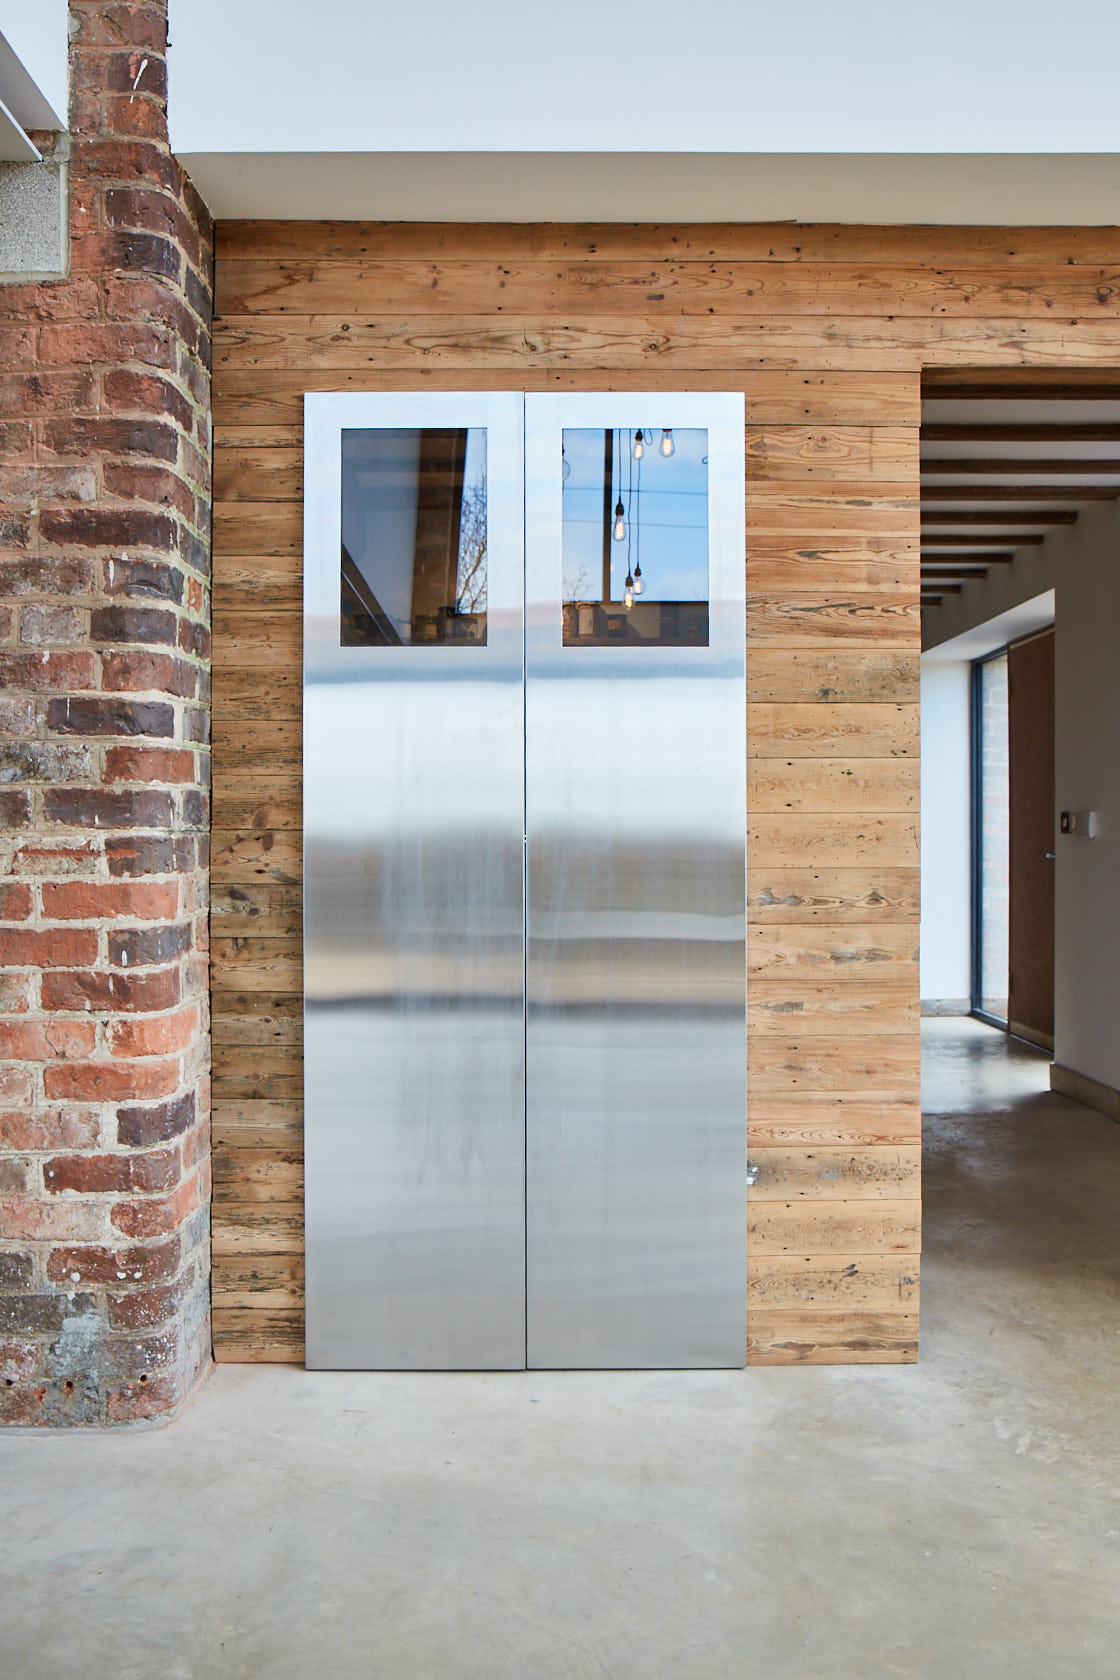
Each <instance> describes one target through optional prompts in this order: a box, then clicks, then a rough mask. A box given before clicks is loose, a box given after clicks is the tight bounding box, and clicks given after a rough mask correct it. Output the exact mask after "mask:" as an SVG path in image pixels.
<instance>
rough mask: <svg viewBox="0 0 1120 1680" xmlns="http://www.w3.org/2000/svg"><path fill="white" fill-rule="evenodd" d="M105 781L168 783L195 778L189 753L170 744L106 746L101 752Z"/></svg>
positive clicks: (193, 759)
mask: <svg viewBox="0 0 1120 1680" xmlns="http://www.w3.org/2000/svg"><path fill="white" fill-rule="evenodd" d="M104 780H105V781H107V782H172V783H183V782H193V781H194V780H195V755H194V753H193V752H189V751H185V750H183V749H178V748H171V747H110V748H109V750H108V752H107V753H106V754H105V771H104Z"/></svg>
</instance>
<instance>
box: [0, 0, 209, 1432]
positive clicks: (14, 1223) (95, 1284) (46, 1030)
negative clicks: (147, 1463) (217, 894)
mask: <svg viewBox="0 0 1120 1680" xmlns="http://www.w3.org/2000/svg"><path fill="white" fill-rule="evenodd" d="M70 12H71V33H72V46H71V131H72V133H71V145H72V174H71V210H70V215H71V237H72V260H71V271H70V274H69V276H68V277H67V278H65V279H62V280H58V281H47V282H42V283H37V284H34V285H11V286H4V287H0V502H2V508H0V825H2V831H3V836H4V837H3V839H2V840H0V1012H2V1013H0V1057H2V1067H0V1151H2V1154H0V1418H3V1419H6V1420H7V1421H10V1422H15V1423H28V1422H30V1423H51V1424H54V1423H105V1422H127V1421H129V1420H131V1419H134V1418H138V1417H145V1416H152V1415H155V1414H158V1413H161V1412H165V1411H167V1410H169V1409H171V1408H172V1407H173V1406H175V1405H176V1403H177V1402H178V1401H179V1400H180V1399H181V1398H182V1396H183V1395H184V1394H185V1393H186V1392H187V1390H188V1389H189V1387H190V1385H191V1383H192V1382H193V1381H194V1379H195V1377H196V1376H197V1375H198V1373H199V1372H200V1370H201V1369H202V1368H203V1367H204V1365H205V1364H206V1362H207V1361H208V1360H209V1357H210V1338H209V1319H208V1284H209V1259H208V1206H209V1125H208V1111H209V1100H208V1081H207V1070H208V1037H207V1034H208V1021H207V992H206V973H207V971H206V960H207V959H206V950H207V939H206V932H207V922H206V882H207V874H206V870H207V861H208V860H207V824H208V793H207V789H208V785H209V753H208V750H207V746H206V742H207V739H208V723H209V715H208V702H209V668H208V658H209V586H208V572H209V521H210V504H209V451H210V437H209V420H208V415H209V365H210V345H209V310H210V297H211V266H212V251H211V229H210V224H209V218H208V216H207V214H206V211H205V208H204V206H203V205H202V204H201V202H200V201H199V199H198V198H197V196H196V195H195V193H194V192H193V190H192V189H191V187H190V185H189V183H187V182H186V180H185V179H184V177H183V175H182V172H181V171H180V169H179V167H178V165H177V164H176V163H175V161H174V159H173V158H172V157H171V155H170V152H169V150H168V145H167V124H166V108H165V60H164V49H165V42H166V34H167V19H166V0H140V3H137V4H130V5H126V4H117V3H112V0H71V7H70ZM145 59H146V60H147V63H146V64H144V63H143V61H144V60H145Z"/></svg>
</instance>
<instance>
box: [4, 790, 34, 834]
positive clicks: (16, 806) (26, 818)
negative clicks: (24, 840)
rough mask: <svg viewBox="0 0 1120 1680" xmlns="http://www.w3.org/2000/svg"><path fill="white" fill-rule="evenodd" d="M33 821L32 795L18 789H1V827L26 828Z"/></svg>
mask: <svg viewBox="0 0 1120 1680" xmlns="http://www.w3.org/2000/svg"><path fill="white" fill-rule="evenodd" d="M30 821H31V795H30V794H29V793H23V792H22V791H20V790H18V789H14V788H11V789H4V790H0V829H4V828H7V829H14V828H26V827H27V825H28V823H29V822H30Z"/></svg>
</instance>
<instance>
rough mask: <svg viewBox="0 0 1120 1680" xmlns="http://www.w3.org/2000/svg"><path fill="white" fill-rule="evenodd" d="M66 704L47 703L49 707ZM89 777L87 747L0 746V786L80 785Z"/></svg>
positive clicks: (19, 743) (42, 743)
mask: <svg viewBox="0 0 1120 1680" xmlns="http://www.w3.org/2000/svg"><path fill="white" fill-rule="evenodd" d="M68 704H69V702H68V701H65V700H52V701H51V705H52V706H54V705H57V706H65V705H68ZM89 776H90V756H89V748H88V747H59V746H55V745H54V744H53V743H52V742H49V741H13V742H11V743H10V744H9V745H4V744H2V743H0V782H84V781H88V779H89Z"/></svg>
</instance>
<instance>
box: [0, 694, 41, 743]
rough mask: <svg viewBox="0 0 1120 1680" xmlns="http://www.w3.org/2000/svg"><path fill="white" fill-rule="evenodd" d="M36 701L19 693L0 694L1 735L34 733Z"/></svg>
mask: <svg viewBox="0 0 1120 1680" xmlns="http://www.w3.org/2000/svg"><path fill="white" fill-rule="evenodd" d="M34 733H35V702H34V700H30V699H26V700H25V699H21V698H20V697H19V696H18V695H4V696H0V735H5V736H8V737H9V738H10V737H11V736H14V735H34Z"/></svg>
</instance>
